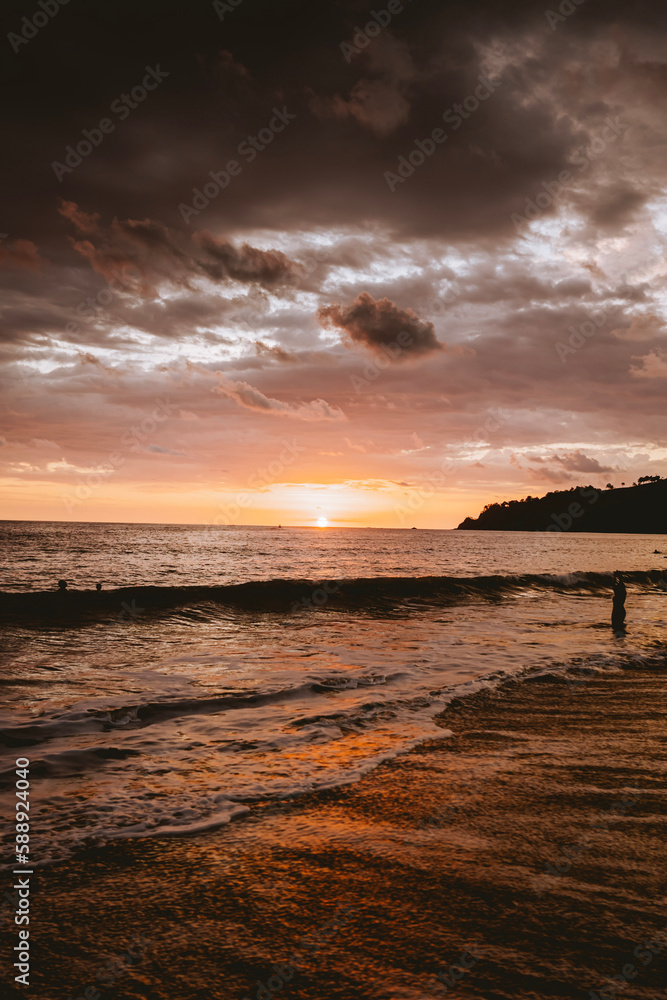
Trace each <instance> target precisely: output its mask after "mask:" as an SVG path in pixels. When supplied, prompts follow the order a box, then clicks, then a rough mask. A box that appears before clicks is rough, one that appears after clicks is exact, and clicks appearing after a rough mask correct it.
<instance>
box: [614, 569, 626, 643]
mask: <svg viewBox="0 0 667 1000" xmlns="http://www.w3.org/2000/svg"><path fill="white" fill-rule="evenodd" d="M613 591H614V597H613V604H612V607H611V624H612V628H618V629H622V628H625V598H626V597H627V593H628V592H627V590H626V589H625V584H624V583H623V578H622V576H621V574H620V573H618V572H616V573H614V583H613Z"/></svg>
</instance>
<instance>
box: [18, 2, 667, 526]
mask: <svg viewBox="0 0 667 1000" xmlns="http://www.w3.org/2000/svg"><path fill="white" fill-rule="evenodd" d="M0 16H1V17H2V28H3V30H2V36H3V37H2V41H1V44H4V50H5V51H4V58H3V59H2V73H3V78H4V89H5V98H6V99H5V101H3V110H2V112H1V115H2V123H1V125H2V136H3V140H4V142H3V146H4V155H3V172H4V177H3V184H2V213H1V214H0V287H1V294H0V310H1V316H0V331H1V361H2V373H3V374H2V390H3V392H2V415H3V419H2V427H1V428H0V433H1V435H2V436H1V437H0V444H1V445H2V447H0V460H1V461H2V469H1V470H0V476H1V477H2V491H1V492H2V498H3V499H2V506H1V507H0V516H2V517H4V518H18V519H35V520H71V521H137V522H166V523H206V524H221V525H225V524H278V523H281V524H283V525H285V526H287V525H311V526H316V525H318V524H319V525H320V526H324V525H329V526H339V527H358V526H366V525H368V526H378V527H390V528H405V527H412V526H413V525H416V526H418V527H430V528H451V527H455V526H456V525H457V524H458V523H459V522H460V521H461V520H462V519H463V518H464V517H466V516H467V515H471V516H475V515H476V514H477V513H479V511H480V510H481V508H482V507H483V506H484V505H485V504H486V503H491V502H494V501H498V500H501V501H502V500H505V499H510V498H515V497H523V496H527V495H533V496H538V495H542V494H543V493H545V492H547V491H549V490H553V489H567V488H569V487H571V486H575V485H580V484H589V483H590V484H592V485H595V486H602V487H604V486H605V485H606V483H608V482H611V483H612V484H613V485H615V486H618V485H620V484H621V483H627V484H628V485H629V484H630V483H631V482H633V481H635V480H636V479H637V478H638V477H639V476H641V475H647V474H648V475H655V474H660V475H665V474H667V443H666V441H665V417H664V412H665V389H666V388H667V381H666V380H667V342H666V341H665V317H666V311H665V310H666V308H667V299H666V297H665V290H664V278H665V274H666V273H667V263H666V261H665V252H664V251H665V241H666V239H667V192H666V190H665V180H666V177H667V157H666V156H665V152H666V149H665V137H666V134H667V130H666V127H665V111H666V104H667V87H666V86H665V84H666V83H667V55H666V53H667V47H666V46H665V35H666V29H667V13H666V12H665V11H664V10H663V9H662V8H661V7H659V5H657V4H655V3H644V2H641V0H640V2H633V3H631V4H630V3H618V2H616V0H604V2H597V0H579V2H575V0H562V2H561V3H560V5H558V4H556V3H554V6H553V7H546V8H545V7H543V6H542V5H541V4H536V3H535V2H534V0H531V2H523V0H507V2H505V3H503V4H498V3H497V2H493V0H483V2H478V0H468V2H465V3H449V2H442V0H439V2H432V0H406V2H404V3H400V2H398V0H391V2H390V3H385V0H379V2H378V4H377V5H375V6H373V5H372V4H369V3H367V2H350V0H340V2H336V0H332V2H322V3H319V4H315V3H313V2H312V0H309V2H305V0H303V2H302V0H282V2H281V3H279V4H278V3H275V0H272V2H270V3H268V2H264V0H228V2H225V0H216V2H215V3H211V2H203V0H202V2H200V0H194V2H193V0H188V2H187V3H186V2H185V0H178V2H177V0H161V2H160V3H159V4H158V3H153V2H132V3H129V2H126V0H119V2H115V3H114V4H104V5H102V4H99V3H93V2H90V0H70V2H68V3H66V4H62V3H59V2H58V0H43V2H42V4H41V5H40V4H39V3H38V2H37V0H35V2H34V3H33V2H32V0H21V2H15V0H10V2H8V3H5V5H4V6H3V11H2V14H1V15H0Z"/></svg>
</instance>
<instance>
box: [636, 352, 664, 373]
mask: <svg viewBox="0 0 667 1000" xmlns="http://www.w3.org/2000/svg"><path fill="white" fill-rule="evenodd" d="M635 360H636V362H637V364H634V365H632V367H631V368H630V374H631V375H634V376H635V378H667V358H665V356H664V355H663V354H662V352H660V353H659V352H658V351H649V353H648V354H645V355H644V356H643V357H640V358H636V359H635Z"/></svg>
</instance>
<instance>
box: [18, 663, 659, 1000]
mask: <svg viewBox="0 0 667 1000" xmlns="http://www.w3.org/2000/svg"><path fill="white" fill-rule="evenodd" d="M666 681H667V671H666V670H665V669H652V670H645V669H636V670H626V671H624V672H623V673H620V672H619V673H617V674H607V675H604V676H603V675H595V676H593V677H592V678H584V679H582V680H581V681H580V682H578V683H576V684H574V685H573V684H566V683H564V682H563V681H562V680H557V679H555V678H553V677H552V678H548V679H538V678H535V679H533V680H524V681H523V682H520V683H509V684H507V685H505V686H504V687H503V688H502V689H500V690H496V691H493V692H492V691H486V692H481V693H479V694H478V695H476V696H473V697H471V698H468V699H465V700H460V701H457V702H455V703H453V704H452V705H451V706H450V707H449V708H448V710H447V711H446V712H445V713H443V715H442V716H441V717H440V722H441V724H442V726H443V727H444V728H445V729H448V730H451V731H452V733H453V734H454V735H453V736H452V737H449V738H443V739H438V740H433V741H431V742H430V743H428V744H425V745H421V746H420V747H419V748H417V749H415V750H414V751H412V752H410V753H406V754H404V755H402V756H400V757H398V758H396V759H394V760H392V761H389V762H386V763H385V764H383V765H381V766H379V767H378V768H376V769H375V770H374V771H373V772H371V773H370V774H368V775H367V776H366V777H365V778H363V779H362V780H361V781H359V782H357V783H356V784H354V785H349V786H347V787H345V788H342V789H336V790H332V791H328V792H321V793H318V794H313V795H310V796H307V797H302V798H300V799H299V800H298V801H295V802H292V803H289V802H286V803H283V805H282V808H278V809H276V808H272V809H269V808H266V807H264V808H262V807H254V808H253V811H252V813H251V814H250V815H249V816H247V817H245V818H243V819H241V820H237V821H235V822H233V823H232V824H231V825H229V826H227V827H223V828H220V829H218V830H214V831H210V832H207V833H202V834H199V835H196V836H191V837H187V838H173V839H163V840H160V841H154V840H143V841H134V842H130V841H125V842H119V843H117V844H115V845H111V846H109V847H107V848H103V849H99V850H89V851H87V852H86V853H85V854H82V855H79V856H77V858H75V859H73V860H71V861H69V862H67V863H63V864H60V865H58V866H55V867H52V868H50V869H48V870H44V871H42V872H41V874H40V875H39V876H38V877H35V878H34V879H33V886H32V888H33V890H34V896H33V906H34V910H33V911H32V912H33V915H34V919H33V920H32V921H31V925H30V931H31V943H34V953H33V959H32V974H31V986H30V989H29V991H28V990H26V989H25V988H24V987H22V986H17V987H16V988H15V990H14V989H11V988H10V991H9V994H8V995H10V996H13V995H16V996H26V995H29V996H31V997H40V998H45V1000H58V998H63V1000H67V998H70V997H71V998H77V997H79V996H81V997H83V996H85V997H87V998H88V1000H97V997H96V995H95V994H96V993H99V997H101V998H104V1000H112V998H113V1000H123V998H132V1000H138V998H141V1000H165V998H170V1000H172V998H173V1000H204V998H207V1000H208V998H213V1000H218V998H219V1000H227V998H229V1000H236V998H238V1000H243V998H246V997H250V998H252V1000H255V998H257V1000H268V998H270V997H272V996H279V997H285V998H306V997H307V998H310V1000H331V998H341V1000H342V998H356V997H360V998H369V1000H370V998H374V1000H422V998H429V997H442V996H446V997H448V998H451V997H471V998H484V1000H496V998H503V1000H505V998H507V1000H509V998H512V1000H519V998H543V1000H551V998H554V1000H556V998H563V997H567V998H570V997H571V998H575V997H576V998H585V997H589V994H590V993H591V992H593V993H594V995H595V994H599V991H600V990H604V989H605V988H607V990H608V992H607V993H606V994H603V995H606V996H614V995H615V996H628V997H633V998H658V997H663V998H664V996H665V986H666V984H667V846H666V844H667V818H666V817H667V781H666V773H667V755H666V750H667V691H666V683H665V682H666ZM37 844H38V841H37ZM37 849H38V848H37ZM548 866H551V867H550V868H549V867H548ZM7 929H8V925H7V921H6V918H5V920H4V921H3V925H2V937H3V949H2V956H3V969H2V975H3V981H4V982H11V977H12V973H11V972H10V970H9V968H8V967H7V964H6V956H7V954H8V953H9V950H10V948H11V946H13V945H14V944H15V943H16V941H15V929H14V928H11V931H10V933H9V934H7V933H6V932H7ZM5 942H8V944H9V947H8V946H7V944H6V943H5ZM661 942H662V944H661ZM645 943H646V944H645ZM663 945H664V946H665V947H664V948H663ZM128 946H133V954H132V955H129V954H127V953H126V949H127V948H128ZM124 953H125V957H123V954H124ZM114 960H115V961H116V965H115V966H113V967H112V966H110V965H109V964H108V963H109V962H110V961H114ZM632 970H634V975H633V974H632ZM438 973H440V974H441V975H442V977H443V978H441V979H440V980H438V979H437V978H436V975H437V974H438ZM281 975H282V978H281ZM613 977H617V978H616V980H615V982H614V981H613ZM610 982H611V983H613V987H612V991H609V986H610ZM87 988H88V992H87V993H86V989H87ZM613 989H615V991H616V992H615V993H614V992H613Z"/></svg>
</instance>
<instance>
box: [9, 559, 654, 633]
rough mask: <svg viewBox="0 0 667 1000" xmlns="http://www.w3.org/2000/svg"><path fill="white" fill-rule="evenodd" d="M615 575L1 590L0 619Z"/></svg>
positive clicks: (592, 584) (383, 601)
mask: <svg viewBox="0 0 667 1000" xmlns="http://www.w3.org/2000/svg"><path fill="white" fill-rule="evenodd" d="M664 572H665V571H664V570H657V569H656V570H645V571H638V572H629V573H624V574H623V576H624V579H625V580H626V581H627V582H628V583H631V584H633V585H635V586H638V587H645V588H651V589H655V588H656V587H660V588H661V589H667V580H665V578H664V577H663V573H664ZM611 581H612V574H611V573H595V572H572V573H561V574H558V573H554V574H550V573H528V574H520V575H508V576H502V575H493V576H471V577H460V576H458V577H457V576H421V577H401V576H380V577H366V578H351V579H334V580H292V579H277V580H263V581H255V582H250V583H239V584H229V585H226V586H214V587H212V586H189V587H157V586H139V587H123V588H121V589H118V590H105V591H91V590H67V591H65V592H61V591H39V592H34V593H25V592H23V593H16V592H7V591H5V592H0V620H3V621H29V620H39V619H42V618H44V619H53V618H61V619H63V618H65V619H71V618H73V617H77V616H85V617H91V616H92V617H102V618H104V617H108V616H110V615H111V616H113V617H115V618H116V619H117V620H127V619H132V618H138V617H141V616H143V615H144V614H146V613H148V612H155V611H163V610H169V609H171V608H177V607H181V608H187V607H188V606H190V610H189V613H190V614H192V615H193V617H196V615H197V610H196V608H195V606H196V605H202V604H205V605H211V604H213V605H221V606H227V607H230V608H241V609H245V610H251V611H269V612H270V611H273V612H296V611H299V610H303V609H304V608H324V607H325V606H331V605H335V606H346V607H348V608H349V607H356V608H358V607H361V606H364V607H373V606H375V607H377V606H381V607H388V606H391V605H392V604H396V603H405V602H414V601H416V602H426V603H428V604H434V603H435V604H447V603H452V602H457V601H462V600H480V599H481V600H499V599H502V598H503V597H505V596H512V595H519V594H521V593H522V592H530V591H545V590H553V591H556V592H560V593H563V592H572V593H576V592H580V593H592V594H596V593H609V590H610V587H611Z"/></svg>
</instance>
